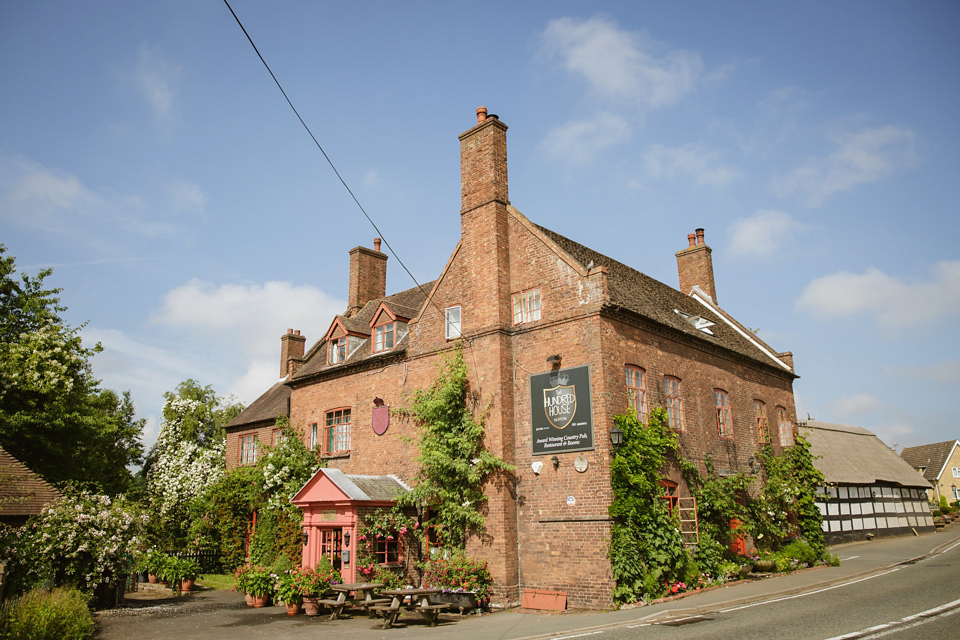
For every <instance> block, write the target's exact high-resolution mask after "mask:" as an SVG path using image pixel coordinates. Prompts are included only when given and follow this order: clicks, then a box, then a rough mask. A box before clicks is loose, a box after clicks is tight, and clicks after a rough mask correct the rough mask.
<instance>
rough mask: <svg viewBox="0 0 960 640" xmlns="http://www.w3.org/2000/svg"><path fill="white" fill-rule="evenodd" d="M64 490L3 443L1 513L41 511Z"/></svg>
mask: <svg viewBox="0 0 960 640" xmlns="http://www.w3.org/2000/svg"><path fill="white" fill-rule="evenodd" d="M61 495H62V494H61V493H60V492H59V491H57V490H56V489H55V488H54V487H53V486H52V485H51V484H50V483H49V482H47V481H46V480H44V479H43V478H41V477H40V476H38V475H37V474H36V473H34V472H33V471H31V470H30V469H29V468H28V467H27V466H26V465H25V464H23V463H22V462H20V461H19V460H17V459H16V458H14V457H13V456H12V455H10V454H9V453H7V451H6V450H5V449H4V448H3V447H0V517H3V518H8V517H11V516H13V517H18V518H25V517H27V516H33V515H37V514H38V513H40V512H41V511H42V510H43V508H44V507H45V506H46V505H48V504H50V503H51V502H53V501H54V500H56V499H57V498H59V497H60V496H61Z"/></svg>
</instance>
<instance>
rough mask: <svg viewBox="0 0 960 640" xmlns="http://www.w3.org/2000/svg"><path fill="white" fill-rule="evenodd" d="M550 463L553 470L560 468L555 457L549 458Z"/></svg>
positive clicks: (558, 460)
mask: <svg viewBox="0 0 960 640" xmlns="http://www.w3.org/2000/svg"><path fill="white" fill-rule="evenodd" d="M550 462H552V463H553V468H554V469H559V468H560V458H558V457H557V456H553V457H552V458H550Z"/></svg>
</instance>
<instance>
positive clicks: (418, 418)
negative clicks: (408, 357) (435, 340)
mask: <svg viewBox="0 0 960 640" xmlns="http://www.w3.org/2000/svg"><path fill="white" fill-rule="evenodd" d="M408 404H409V406H408V407H407V408H404V409H400V410H397V411H396V413H397V414H398V415H400V416H403V417H407V418H410V419H412V420H413V421H414V422H415V423H416V424H417V426H418V427H419V431H420V433H419V436H420V437H419V439H418V442H417V446H418V448H419V455H418V457H417V462H418V463H419V467H420V470H419V472H418V473H417V478H416V485H415V486H414V487H413V490H412V491H411V492H409V493H407V494H405V495H403V496H402V497H401V498H400V500H399V501H398V505H399V506H415V507H418V508H419V509H421V510H424V509H429V520H427V521H425V522H424V524H428V525H429V526H431V527H432V528H433V530H434V532H436V533H437V534H438V535H439V538H440V543H441V544H442V546H444V547H449V548H461V549H462V548H464V547H465V546H466V543H467V538H468V537H469V536H470V535H472V534H475V535H481V534H483V532H484V524H485V518H484V515H483V510H482V507H483V505H484V503H485V502H486V499H487V497H486V495H484V492H483V487H484V483H485V481H486V480H487V478H489V477H490V476H491V474H494V473H497V472H509V471H512V470H513V467H512V466H510V465H508V464H507V463H505V462H504V461H503V460H501V459H500V458H498V457H497V456H495V455H494V454H492V453H491V452H489V451H487V449H486V448H485V447H484V445H483V438H484V421H483V416H482V414H481V412H480V410H479V407H478V406H477V405H478V399H477V397H476V395H475V394H473V393H471V390H470V386H469V383H468V380H467V366H466V364H465V363H464V360H463V348H462V346H457V348H455V349H454V350H453V351H452V352H450V353H449V354H448V355H445V356H443V357H442V358H441V361H440V364H439V371H438V373H437V378H436V379H435V380H434V382H433V384H432V385H430V387H429V388H428V389H423V390H419V391H417V392H415V393H414V394H413V396H412V397H411V398H410V399H409V403H408Z"/></svg>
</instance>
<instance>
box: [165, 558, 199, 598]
mask: <svg viewBox="0 0 960 640" xmlns="http://www.w3.org/2000/svg"><path fill="white" fill-rule="evenodd" d="M168 562H169V567H168V569H167V577H168V578H169V580H170V584H171V585H173V588H174V589H175V590H177V591H180V592H184V591H190V590H191V589H193V584H194V582H196V580H197V578H199V577H200V563H199V562H197V561H196V560H193V559H191V558H170V559H169V561H168Z"/></svg>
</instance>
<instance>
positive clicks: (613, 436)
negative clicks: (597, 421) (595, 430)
mask: <svg viewBox="0 0 960 640" xmlns="http://www.w3.org/2000/svg"><path fill="white" fill-rule="evenodd" d="M610 442H611V443H612V444H613V446H614V447H619V446H620V445H622V444H623V431H620V428H619V427H616V426H615V427H614V428H613V429H610Z"/></svg>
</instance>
